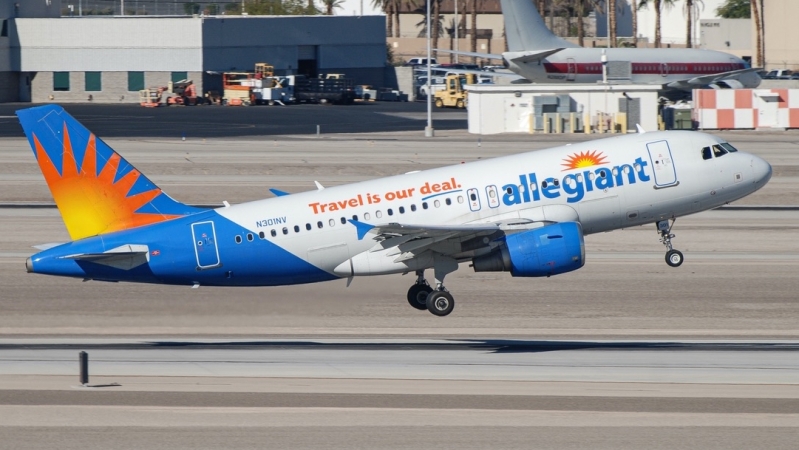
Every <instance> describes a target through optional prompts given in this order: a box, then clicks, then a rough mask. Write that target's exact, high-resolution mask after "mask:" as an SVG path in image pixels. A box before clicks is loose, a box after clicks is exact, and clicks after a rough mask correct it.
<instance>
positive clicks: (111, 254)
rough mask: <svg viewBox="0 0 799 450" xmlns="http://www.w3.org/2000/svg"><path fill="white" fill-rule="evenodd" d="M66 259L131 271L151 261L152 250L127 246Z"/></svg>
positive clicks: (138, 246)
mask: <svg viewBox="0 0 799 450" xmlns="http://www.w3.org/2000/svg"><path fill="white" fill-rule="evenodd" d="M63 258H64V259H74V260H77V261H89V262H93V263H97V264H102V265H105V266H109V267H114V268H116V269H122V270H131V269H135V268H136V267H139V266H141V265H142V264H146V263H147V262H149V260H150V249H149V247H147V246H146V245H138V244H126V245H121V246H119V247H116V248H113V249H111V250H107V251H105V252H102V253H76V254H73V255H67V256H64V257H63Z"/></svg>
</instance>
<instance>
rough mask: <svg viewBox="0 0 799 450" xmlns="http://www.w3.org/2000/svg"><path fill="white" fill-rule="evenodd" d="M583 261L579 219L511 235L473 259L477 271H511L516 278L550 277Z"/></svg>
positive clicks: (583, 251) (578, 266) (571, 269)
mask: <svg viewBox="0 0 799 450" xmlns="http://www.w3.org/2000/svg"><path fill="white" fill-rule="evenodd" d="M584 264H585V241H584V239H583V229H582V227H581V226H580V224H579V223H577V222H563V223H557V224H554V225H548V226H545V227H543V228H539V229H536V230H530V231H525V232H522V233H516V234H511V235H509V236H506V237H505V242H504V243H503V244H502V245H501V246H500V247H499V249H497V250H496V251H494V252H491V253H489V254H487V255H483V256H479V257H477V258H474V259H473V260H472V266H473V267H474V271H475V272H510V273H511V275H512V276H514V277H548V276H551V275H558V274H561V273H566V272H571V271H573V270H577V269H579V268H580V267H583V265H584Z"/></svg>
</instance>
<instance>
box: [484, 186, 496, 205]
mask: <svg viewBox="0 0 799 450" xmlns="http://www.w3.org/2000/svg"><path fill="white" fill-rule="evenodd" d="M486 197H487V198H488V207H489V208H497V207H499V192H498V191H497V187H496V186H494V185H491V186H486Z"/></svg>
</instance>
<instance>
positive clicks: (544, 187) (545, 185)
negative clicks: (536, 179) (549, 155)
mask: <svg viewBox="0 0 799 450" xmlns="http://www.w3.org/2000/svg"><path fill="white" fill-rule="evenodd" d="M547 186H549V184H547V182H546V181H542V182H541V189H546V188H547Z"/></svg>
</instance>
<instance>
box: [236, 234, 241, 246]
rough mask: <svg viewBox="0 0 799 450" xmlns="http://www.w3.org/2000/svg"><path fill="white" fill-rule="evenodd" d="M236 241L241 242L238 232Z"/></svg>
mask: <svg viewBox="0 0 799 450" xmlns="http://www.w3.org/2000/svg"><path fill="white" fill-rule="evenodd" d="M236 243H237V244H241V236H239V235H238V234H237V235H236Z"/></svg>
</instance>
